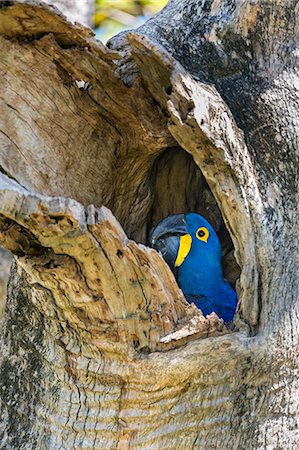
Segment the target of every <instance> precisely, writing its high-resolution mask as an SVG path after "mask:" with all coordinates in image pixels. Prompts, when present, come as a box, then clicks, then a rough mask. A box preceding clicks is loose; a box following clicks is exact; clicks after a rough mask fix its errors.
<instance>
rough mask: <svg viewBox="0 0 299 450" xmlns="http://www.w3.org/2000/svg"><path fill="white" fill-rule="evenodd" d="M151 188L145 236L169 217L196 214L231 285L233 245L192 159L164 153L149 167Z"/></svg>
mask: <svg viewBox="0 0 299 450" xmlns="http://www.w3.org/2000/svg"><path fill="white" fill-rule="evenodd" d="M151 186H152V191H153V202H152V206H151V210H150V213H149V216H148V225H147V235H149V234H150V232H151V230H152V229H153V227H155V226H156V225H157V224H158V223H159V222H160V221H161V220H162V219H164V218H165V217H167V216H169V215H172V214H179V213H186V212H196V213H198V214H200V215H201V216H203V217H204V218H205V219H207V220H208V221H209V222H210V223H211V225H212V226H213V228H214V230H215V231H216V233H217V234H218V237H219V240H220V242H221V246H222V267H223V272H224V276H225V278H226V279H227V280H228V281H229V283H231V285H232V286H235V284H236V281H237V280H238V278H239V276H240V267H239V266H238V264H237V262H236V260H235V257H234V245H233V242H232V240H231V237H230V234H229V232H228V230H227V228H226V226H225V224H224V221H223V218H222V215H221V212H220V209H219V207H218V205H217V203H216V200H215V198H214V196H213V194H212V192H211V189H210V188H209V186H208V184H207V182H206V180H205V178H204V176H203V174H202V172H201V171H200V169H199V168H198V166H197V165H196V164H195V162H194V160H193V158H192V156H191V155H189V154H188V153H186V152H185V151H184V150H182V149H181V148H174V149H168V150H166V151H164V152H163V153H162V154H161V155H160V156H159V157H158V158H157V159H156V160H155V162H154V165H153V167H152V172H151Z"/></svg>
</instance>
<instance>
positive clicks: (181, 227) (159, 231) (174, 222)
mask: <svg viewBox="0 0 299 450" xmlns="http://www.w3.org/2000/svg"><path fill="white" fill-rule="evenodd" d="M186 233H187V228H186V220H185V214H176V215H175V216H169V217H166V219H164V220H162V222H160V223H159V224H158V225H157V226H156V228H155V229H154V231H153V232H152V233H151V236H150V245H151V246H152V247H155V245H156V243H157V241H158V240H159V239H160V238H162V237H163V238H164V239H165V238H166V237H170V236H180V235H184V234H186Z"/></svg>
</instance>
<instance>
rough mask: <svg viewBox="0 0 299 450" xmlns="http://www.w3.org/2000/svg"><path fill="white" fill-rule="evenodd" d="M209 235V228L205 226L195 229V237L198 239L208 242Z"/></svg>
mask: <svg viewBox="0 0 299 450" xmlns="http://www.w3.org/2000/svg"><path fill="white" fill-rule="evenodd" d="M209 236H210V233H209V230H208V229H207V228H206V227H200V228H198V230H197V231H196V237H197V239H199V240H200V241H203V242H208V239H209Z"/></svg>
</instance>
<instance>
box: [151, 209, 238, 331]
mask: <svg viewBox="0 0 299 450" xmlns="http://www.w3.org/2000/svg"><path fill="white" fill-rule="evenodd" d="M150 243H151V246H152V247H154V248H155V249H156V250H157V251H159V252H160V253H161V254H162V256H163V258H164V259H165V261H166V262H167V263H168V265H169V266H170V268H171V269H172V271H173V272H174V274H175V277H176V279H177V281H178V285H179V286H180V288H181V289H182V291H183V293H184V295H185V298H186V299H187V301H188V302H189V303H195V305H196V306H197V307H198V308H199V309H200V310H201V311H202V313H203V314H204V315H205V316H206V315H207V314H210V313H211V312H213V311H214V312H215V313H216V314H217V315H218V316H219V317H221V318H222V319H223V320H224V321H225V322H226V323H227V322H230V321H231V320H232V319H233V317H234V314H235V311H236V306H237V295H236V293H235V291H234V290H233V288H232V287H231V286H230V284H229V283H228V282H227V281H226V280H225V279H224V278H223V274H222V266H221V245H220V242H219V239H218V236H217V234H216V233H215V231H214V229H213V228H212V226H211V225H210V224H209V222H208V221H207V220H205V219H204V218H203V217H201V216H200V215H199V214H195V213H187V214H177V215H174V216H169V217H167V218H166V219H164V220H162V222H160V223H159V225H157V227H156V228H155V229H154V231H153V233H152V235H151V237H150Z"/></svg>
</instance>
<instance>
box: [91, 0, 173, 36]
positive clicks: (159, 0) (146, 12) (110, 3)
mask: <svg viewBox="0 0 299 450" xmlns="http://www.w3.org/2000/svg"><path fill="white" fill-rule="evenodd" d="M167 2H168V0H96V8H95V14H94V28H95V31H96V35H97V38H98V39H100V40H101V41H103V42H107V40H108V39H110V38H111V37H112V36H114V35H115V34H117V33H119V32H120V31H123V30H126V29H132V28H136V27H138V26H140V25H141V24H142V23H143V22H145V20H147V19H148V18H149V17H151V16H152V15H154V14H156V13H157V12H158V11H160V10H161V9H162V8H163V7H164V6H165V5H166V3H167Z"/></svg>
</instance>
